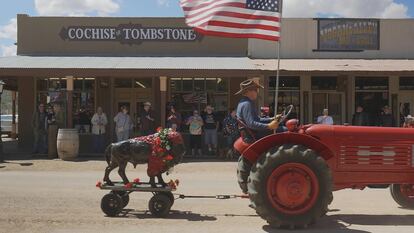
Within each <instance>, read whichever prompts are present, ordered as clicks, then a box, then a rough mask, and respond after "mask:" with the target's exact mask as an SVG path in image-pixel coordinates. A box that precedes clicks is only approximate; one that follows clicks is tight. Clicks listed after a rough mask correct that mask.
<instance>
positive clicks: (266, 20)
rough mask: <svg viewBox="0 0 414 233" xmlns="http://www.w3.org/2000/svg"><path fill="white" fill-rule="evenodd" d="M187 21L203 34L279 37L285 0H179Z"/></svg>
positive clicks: (275, 39) (238, 36)
mask: <svg viewBox="0 0 414 233" xmlns="http://www.w3.org/2000/svg"><path fill="white" fill-rule="evenodd" d="M180 4H181V7H182V8H183V10H184V15H185V18H186V23H187V25H189V26H190V27H193V28H194V30H196V31H197V32H199V33H201V34H205V35H213V36H223V37H236V38H257V39H263V40H272V41H278V40H279V38H280V17H281V6H282V0H180Z"/></svg>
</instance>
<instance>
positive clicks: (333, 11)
mask: <svg viewBox="0 0 414 233" xmlns="http://www.w3.org/2000/svg"><path fill="white" fill-rule="evenodd" d="M1 2H2V5H1V8H0V56H14V55H16V46H15V45H14V43H16V37H17V22H16V15H17V14H28V15H30V16H109V17H120V16H125V17H151V16H152V17H182V16H183V13H182V11H181V9H180V6H179V0H13V1H11V0H2V1H1ZM283 4H284V5H283V17H300V18H303V17H309V18H314V17H345V18H414V0H284V2H283Z"/></svg>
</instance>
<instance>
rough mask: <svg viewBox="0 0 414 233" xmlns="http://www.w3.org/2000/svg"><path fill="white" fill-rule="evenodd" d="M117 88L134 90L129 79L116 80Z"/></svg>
mask: <svg viewBox="0 0 414 233" xmlns="http://www.w3.org/2000/svg"><path fill="white" fill-rule="evenodd" d="M114 84H115V88H132V80H131V79H129V78H117V79H115V83H114Z"/></svg>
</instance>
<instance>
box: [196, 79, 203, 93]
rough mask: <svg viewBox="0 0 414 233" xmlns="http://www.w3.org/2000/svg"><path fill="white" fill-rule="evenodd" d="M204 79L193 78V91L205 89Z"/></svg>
mask: <svg viewBox="0 0 414 233" xmlns="http://www.w3.org/2000/svg"><path fill="white" fill-rule="evenodd" d="M204 85H205V79H204V78H196V79H194V91H204V90H205V86H204Z"/></svg>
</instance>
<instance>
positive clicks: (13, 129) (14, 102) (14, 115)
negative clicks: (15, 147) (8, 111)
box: [11, 91, 17, 139]
mask: <svg viewBox="0 0 414 233" xmlns="http://www.w3.org/2000/svg"><path fill="white" fill-rule="evenodd" d="M16 128H17V127H16V91H12V131H11V138H12V139H16V138H17V132H16V131H17V129H16Z"/></svg>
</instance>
